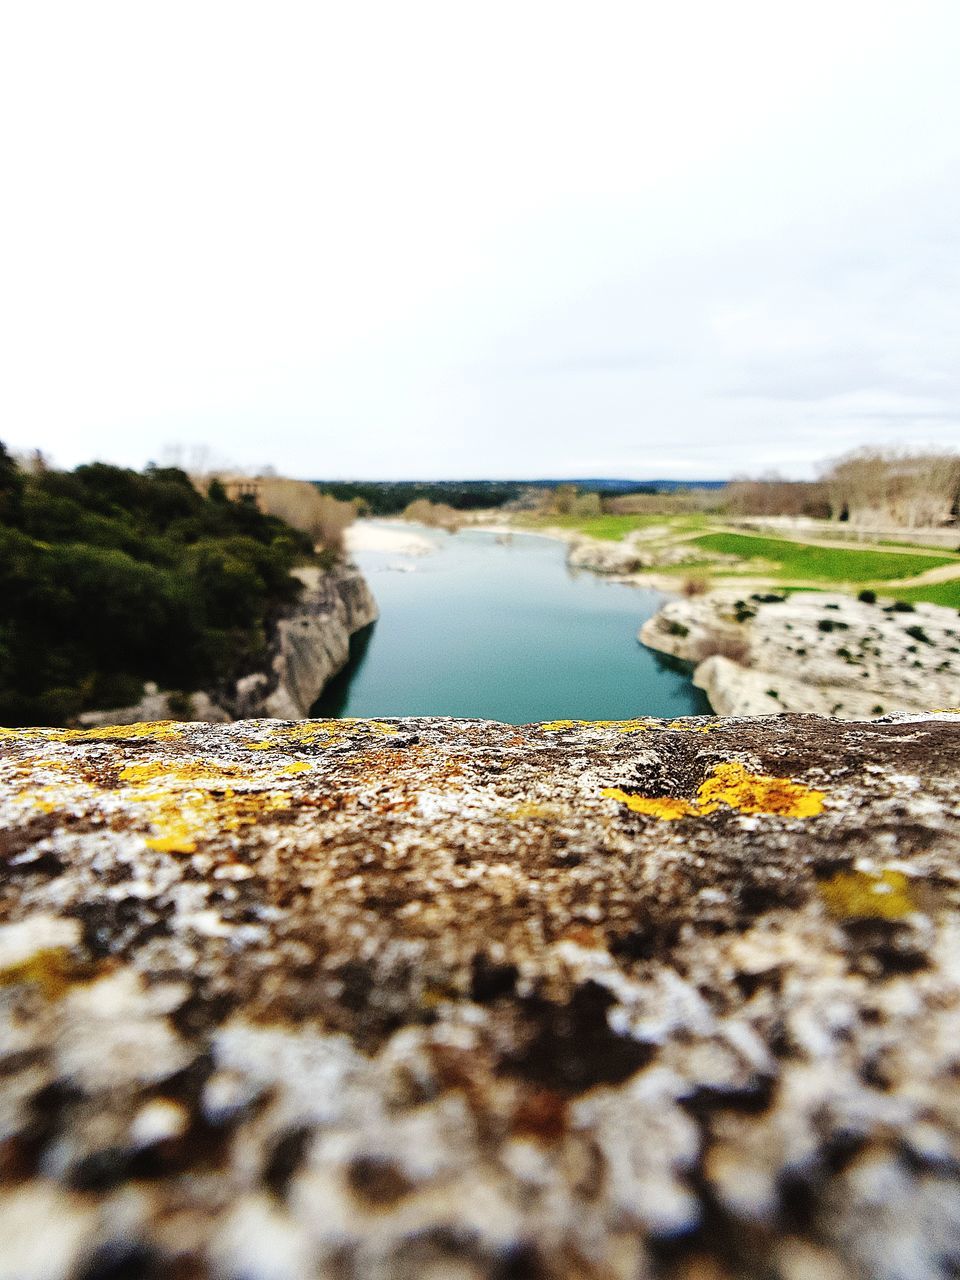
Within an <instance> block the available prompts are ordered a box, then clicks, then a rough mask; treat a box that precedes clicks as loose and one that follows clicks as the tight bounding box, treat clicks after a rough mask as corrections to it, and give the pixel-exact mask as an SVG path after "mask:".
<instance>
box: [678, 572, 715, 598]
mask: <svg viewBox="0 0 960 1280" xmlns="http://www.w3.org/2000/svg"><path fill="white" fill-rule="evenodd" d="M680 590H681V591H682V592H683V594H684V595H685V596H702V595H706V593H707V592H708V591H709V590H710V579H709V578H696V577H690V578H684V580H683V583H682V584H681V587H680Z"/></svg>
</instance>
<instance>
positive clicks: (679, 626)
mask: <svg viewBox="0 0 960 1280" xmlns="http://www.w3.org/2000/svg"><path fill="white" fill-rule="evenodd" d="M663 629H664V631H665V632H666V633H667V635H668V636H680V637H683V636H688V635H689V634H690V628H689V627H685V626H684V625H683V623H682V622H675V621H674V620H673V618H668V619H667V620H666V622H664V624H663Z"/></svg>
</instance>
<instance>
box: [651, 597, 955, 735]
mask: <svg viewBox="0 0 960 1280" xmlns="http://www.w3.org/2000/svg"><path fill="white" fill-rule="evenodd" d="M640 639H641V640H642V641H643V643H644V644H646V645H649V646H650V647H651V648H653V649H659V650H661V651H663V652H665V653H669V654H671V655H672V656H674V657H677V658H682V659H684V660H687V661H691V662H694V663H696V664H697V667H696V670H695V672H694V683H695V684H696V685H697V686H698V687H699V688H701V689H703V690H704V691H705V692H706V694H707V697H708V698H709V699H710V705H711V706H712V707H713V709H714V710H715V711H716V712H717V713H718V714H719V715H749V716H757V715H777V714H779V713H781V712H783V711H802V712H813V713H816V714H823V715H832V716H838V717H840V718H841V719H844V720H856V719H862V718H865V717H868V716H871V715H883V714H884V713H887V712H896V711H925V710H928V709H929V708H931V707H949V706H955V705H956V704H958V703H960V616H958V615H957V612H956V611H955V610H954V609H946V608H943V607H942V606H940V605H935V604H918V605H916V606H915V607H914V609H913V611H912V612H909V613H900V612H895V611H894V610H893V608H892V605H891V602H890V601H887V602H885V603H884V602H881V603H875V604H865V603H863V602H861V601H860V600H855V599H853V598H852V597H851V596H848V595H843V594H841V593H838V592H820V591H817V592H814V591H810V592H797V593H796V594H795V595H791V596H789V597H788V598H786V599H783V598H782V597H779V596H778V595H777V594H776V593H775V592H774V593H759V592H758V593H755V594H753V595H750V594H747V593H742V594H741V595H739V596H738V595H737V594H736V593H733V592H729V591H723V592H719V591H718V592H711V593H710V594H709V595H704V596H697V597H694V598H693V599H690V600H671V601H670V602H669V603H667V604H666V605H664V606H663V608H662V609H661V610H660V611H659V613H657V614H655V616H654V617H653V618H650V619H649V620H648V621H647V622H645V623H644V625H643V626H642V627H641V629H640ZM738 648H739V650H740V652H738V653H735V655H734V659H735V660H734V659H731V657H729V656H726V655H727V653H729V652H730V651H731V650H736V649H738ZM725 651H726V652H725Z"/></svg>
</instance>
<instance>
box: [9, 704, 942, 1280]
mask: <svg viewBox="0 0 960 1280" xmlns="http://www.w3.org/2000/svg"><path fill="white" fill-rule="evenodd" d="M0 735H2V738H0V857H2V858H3V860H4V877H3V880H2V885H0V1026H2V1034H0V1162H2V1169H3V1190H2V1192H0V1239H2V1241H3V1247H2V1249H0V1275H2V1276H4V1277H17V1278H18V1280H81V1278H82V1280H92V1278H93V1277H99V1278H101V1280H102V1278H103V1277H119V1276H128V1277H146V1276H174V1277H181V1276H183V1277H187V1276H189V1277H204V1276H217V1277H230V1278H233V1280H241V1278H242V1280H299V1278H300V1277H324V1278H329V1280H345V1278H349V1280H369V1278H380V1277H384V1278H386V1277H404V1278H409V1280H413V1278H414V1277H416V1278H417V1280H419V1278H421V1277H424V1278H425V1277H431V1278H432V1280H439V1278H440V1277H444V1278H448V1280H453V1278H454V1277H456V1280H467V1278H470V1277H476V1278H479V1277H498V1278H500V1280H507V1278H510V1277H512V1278H515V1280H519V1278H521V1277H528V1278H540V1280H547V1278H552V1277H557V1278H561V1277H562V1278H563V1280H574V1278H577V1280H583V1278H590V1280H621V1278H622V1280H644V1278H645V1277H669V1278H671V1280H733V1278H734V1277H738V1278H739V1277H745V1278H750V1280H761V1277H762V1278H763V1280H812V1278H813V1277H816V1278H817V1280H854V1278H856V1280H866V1278H867V1277H876V1278H877V1280H934V1278H935V1277H938V1278H939V1277H947V1276H955V1275H956V1274H957V1272H958V1268H960V1176H958V1171H960V1107H958V1101H957V1100H958V1089H957V1079H958V1075H960V1045H958V1038H957V1027H958V1025H960V966H958V960H957V957H958V954H960V909H958V908H960V860H958V848H960V714H942V715H935V716H934V715H924V716H919V717H902V718H899V719H891V720H888V721H885V722H873V723H842V722H838V721H831V720H822V719H818V718H816V717H802V716H783V717H780V718H778V719H761V720H752V721H750V720H739V721H738V720H718V719H711V718H700V719H689V720H678V721H671V722H663V721H650V720H632V721H624V722H616V723H605V724H592V723H582V722H577V721H558V722H554V723H551V724H542V725H528V726H525V727H522V728H517V727H514V726H506V725H499V724H492V723H485V722H477V721H450V720H425V719H416V720H385V721H300V722H281V721H275V720H274V721H265V720H261V721H252V722H245V723H238V724H233V725H229V726H209V725H206V726H200V725H177V724H164V723H160V724H142V725H131V726H126V727H117V728H112V729H111V728H102V727H101V728H95V729H91V730H73V731H71V730H62V729H60V730H16V731H13V730H0Z"/></svg>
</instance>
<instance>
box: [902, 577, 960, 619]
mask: <svg viewBox="0 0 960 1280" xmlns="http://www.w3.org/2000/svg"><path fill="white" fill-rule="evenodd" d="M890 594H891V595H892V596H896V598H897V599H898V600H910V601H912V602H913V603H914V604H916V603H917V601H919V600H927V601H929V603H930V604H943V605H946V606H947V608H948V609H956V610H957V611H958V612H960V578H953V579H951V581H950V582H927V583H924V585H923V586H922V587H896V588H895V589H894V590H893V591H891V592H890Z"/></svg>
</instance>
